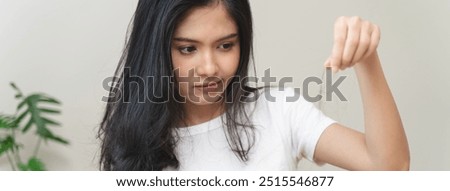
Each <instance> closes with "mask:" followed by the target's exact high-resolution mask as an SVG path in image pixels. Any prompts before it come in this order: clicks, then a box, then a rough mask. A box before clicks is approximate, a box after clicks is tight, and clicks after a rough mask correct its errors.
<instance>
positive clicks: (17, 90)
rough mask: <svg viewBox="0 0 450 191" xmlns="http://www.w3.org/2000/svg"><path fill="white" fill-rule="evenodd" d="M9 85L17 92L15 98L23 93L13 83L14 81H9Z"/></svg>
mask: <svg viewBox="0 0 450 191" xmlns="http://www.w3.org/2000/svg"><path fill="white" fill-rule="evenodd" d="M9 84H10V85H11V87H12V88H13V89H14V90H16V92H17V94H16V96H15V97H16V98H22V97H23V94H22V91H20V89H19V88H18V87H17V86H16V84H14V82H11V83H9Z"/></svg>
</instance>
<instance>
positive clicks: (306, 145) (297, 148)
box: [284, 88, 336, 165]
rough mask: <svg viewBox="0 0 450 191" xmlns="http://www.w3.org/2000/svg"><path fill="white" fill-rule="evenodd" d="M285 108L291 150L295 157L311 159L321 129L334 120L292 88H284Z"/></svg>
mask: <svg viewBox="0 0 450 191" xmlns="http://www.w3.org/2000/svg"><path fill="white" fill-rule="evenodd" d="M285 96H286V100H285V104H286V105H285V107H284V108H285V109H286V114H287V116H288V118H289V119H288V120H289V121H288V124H289V128H290V130H291V135H292V143H293V152H294V153H295V154H296V156H297V157H299V158H301V157H305V158H306V159H308V160H310V161H312V162H315V163H316V164H318V165H322V164H321V163H317V162H316V161H314V160H313V157H314V152H315V148H316V145H317V142H318V141H319V138H320V135H321V134H322V133H323V131H324V130H325V129H326V128H327V127H328V126H330V125H331V124H333V123H336V121H335V120H333V119H331V118H330V117H328V116H326V115H325V114H324V113H323V112H322V111H320V110H319V109H317V108H316V107H315V105H314V104H313V103H311V102H309V101H307V100H305V99H304V97H303V96H301V95H300V93H297V92H295V91H294V89H293V88H287V89H286V90H285Z"/></svg>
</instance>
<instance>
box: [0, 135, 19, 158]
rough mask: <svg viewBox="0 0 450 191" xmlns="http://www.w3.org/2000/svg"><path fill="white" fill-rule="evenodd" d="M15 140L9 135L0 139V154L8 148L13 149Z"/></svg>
mask: <svg viewBox="0 0 450 191" xmlns="http://www.w3.org/2000/svg"><path fill="white" fill-rule="evenodd" d="M14 145H15V141H14V138H12V137H11V136H8V137H6V139H4V140H0V156H1V155H2V154H3V153H5V152H6V151H8V150H11V149H14Z"/></svg>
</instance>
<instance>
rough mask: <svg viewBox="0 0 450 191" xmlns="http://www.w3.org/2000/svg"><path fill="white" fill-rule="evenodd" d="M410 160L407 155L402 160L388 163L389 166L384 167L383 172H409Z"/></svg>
mask: <svg viewBox="0 0 450 191" xmlns="http://www.w3.org/2000/svg"><path fill="white" fill-rule="evenodd" d="M409 168H410V159H409V155H408V156H407V157H404V158H403V159H398V160H395V162H394V161H393V162H391V163H389V165H386V166H384V168H383V170H387V171H409Z"/></svg>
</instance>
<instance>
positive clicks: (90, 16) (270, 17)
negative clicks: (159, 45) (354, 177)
mask: <svg viewBox="0 0 450 191" xmlns="http://www.w3.org/2000/svg"><path fill="white" fill-rule="evenodd" d="M136 2H137V0H132V1H129V0H128V1H123V0H96V1H88V0H66V1H60V0H40V1H33V0H0V98H1V99H0V113H13V112H14V111H15V110H14V108H15V105H16V103H17V102H16V100H14V98H13V96H14V91H13V90H12V89H11V88H10V87H9V85H8V84H9V82H10V81H14V82H16V84H17V85H18V86H19V87H20V88H21V89H22V90H23V91H25V92H27V93H30V92H36V91H42V92H46V93H48V94H50V95H53V96H55V97H57V98H59V99H60V100H61V101H62V102H63V108H62V110H63V114H62V115H61V116H57V117H56V118H55V119H57V120H59V121H60V122H62V124H63V127H61V128H54V131H55V132H56V133H57V134H60V135H62V136H63V137H66V138H68V139H69V140H70V142H71V144H70V146H67V147H66V146H61V145H58V144H54V143H49V144H47V145H44V146H43V147H42V149H41V153H40V155H39V156H41V158H43V160H44V161H46V163H47V166H48V169H49V170H96V169H97V160H98V159H97V158H95V157H96V156H97V155H98V151H99V149H98V147H99V146H98V142H97V140H96V138H95V135H96V131H97V128H98V125H99V122H100V119H101V117H102V113H103V109H104V105H105V104H104V103H103V102H101V97H102V96H104V95H106V94H107V92H106V91H104V90H103V88H102V80H103V79H104V78H106V77H109V76H111V75H112V74H113V72H114V69H115V67H116V64H117V61H118V59H119V57H120V53H121V49H122V46H123V43H124V40H125V32H126V28H127V25H128V23H129V21H130V18H131V16H132V14H133V11H134V9H135V6H136ZM252 8H253V12H254V20H255V33H256V42H255V53H256V55H255V57H256V63H257V69H258V73H259V76H261V75H262V72H263V71H264V70H265V69H267V68H271V70H272V74H273V75H275V76H278V77H283V76H292V77H294V81H295V83H293V84H292V86H299V87H301V86H300V85H301V83H302V81H303V79H304V78H306V77H308V76H318V77H321V74H322V70H323V69H322V64H323V62H324V60H325V58H326V57H327V56H328V55H329V54H330V51H331V45H332V27H333V22H334V20H335V19H336V18H337V17H338V16H341V15H348V16H352V15H359V16H361V17H363V18H365V19H368V20H371V21H373V22H374V23H376V24H378V25H380V27H381V30H382V43H381V45H380V47H379V54H380V57H381V59H382V63H383V68H384V71H385V74H386V77H387V78H388V81H389V84H390V86H391V89H392V91H393V94H394V96H395V98H396V101H397V104H398V107H399V110H400V113H401V116H402V119H403V123H404V126H405V129H406V132H407V136H408V139H409V142H410V149H411V158H412V161H411V169H412V170H450V139H449V137H450V129H449V128H450V116H449V115H450V103H449V102H448V101H447V100H446V98H450V90H449V88H450V79H449V77H447V76H446V73H447V71H450V65H449V64H450V63H449V60H450V54H449V50H450V37H449V35H450V24H449V23H450V22H449V18H450V1H444V0H436V1H428V2H427V1H417V0H416V1H411V0H409V1H407V0H398V1H389V0H380V1H369V0H345V1H324V0H309V1H298V0H280V1H270V0H257V1H256V0H253V1H252ZM340 75H345V76H348V78H347V79H346V80H345V81H344V83H343V85H342V87H341V90H342V92H343V94H344V95H345V97H346V98H347V99H348V100H349V101H348V102H329V103H328V102H327V103H326V104H325V111H326V113H327V114H329V115H330V116H332V117H333V118H335V119H337V120H339V121H340V122H341V123H343V124H345V125H347V126H350V127H354V128H356V129H359V130H363V128H362V127H363V115H362V105H361V99H360V97H359V90H358V87H357V82H356V78H355V75H354V73H353V71H351V70H350V71H345V72H343V73H341V74H340ZM24 138H25V139H26V140H25V141H24V142H25V143H26V144H27V145H28V144H33V143H34V140H31V139H30V138H29V137H24ZM300 165H301V168H302V169H305V170H336V169H337V168H335V167H331V166H328V165H325V166H323V167H317V166H315V165H312V164H311V163H309V162H302V163H301V164H300ZM0 169H4V170H7V169H9V166H8V164H7V160H6V159H5V158H4V157H2V158H1V159H0Z"/></svg>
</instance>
